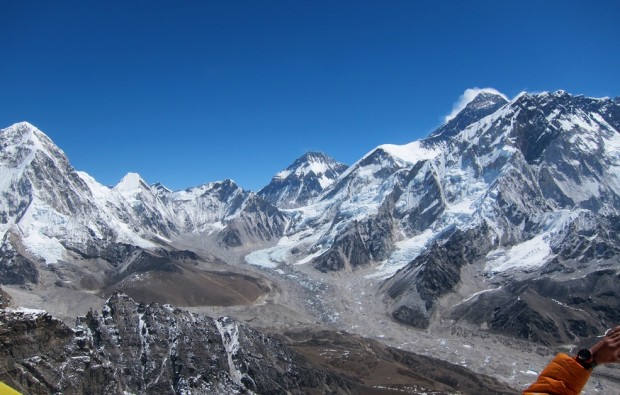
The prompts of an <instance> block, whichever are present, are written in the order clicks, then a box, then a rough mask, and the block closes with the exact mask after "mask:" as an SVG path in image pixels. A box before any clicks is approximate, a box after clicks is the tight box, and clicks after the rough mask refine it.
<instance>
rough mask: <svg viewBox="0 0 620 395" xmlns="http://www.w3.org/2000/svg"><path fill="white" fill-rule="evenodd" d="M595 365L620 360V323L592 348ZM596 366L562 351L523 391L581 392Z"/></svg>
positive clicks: (565, 394)
mask: <svg viewBox="0 0 620 395" xmlns="http://www.w3.org/2000/svg"><path fill="white" fill-rule="evenodd" d="M590 352H591V354H592V359H593V361H592V362H594V364H593V366H596V365H602V364H606V363H616V362H620V326H617V327H615V328H613V329H611V330H610V331H608V332H607V335H606V336H605V337H604V338H603V339H601V340H600V341H599V342H598V343H596V344H595V345H594V346H592V348H590ZM591 371H592V369H587V368H586V367H584V366H582V364H580V363H579V362H578V361H577V359H576V358H574V357H570V356H568V355H566V354H558V355H557V356H556V357H555V358H554V359H553V360H552V361H551V363H549V365H547V367H546V368H545V369H544V370H543V371H542V372H541V373H540V375H539V376H538V379H537V380H536V382H535V383H533V384H532V385H531V386H529V387H528V388H527V389H526V390H525V391H523V395H532V394H562V395H573V394H575V395H576V394H579V393H580V392H581V390H582V389H583V387H584V386H585V385H586V383H587V382H588V379H589V378H590V373H591Z"/></svg>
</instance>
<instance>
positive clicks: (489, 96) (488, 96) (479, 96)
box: [445, 88, 509, 122]
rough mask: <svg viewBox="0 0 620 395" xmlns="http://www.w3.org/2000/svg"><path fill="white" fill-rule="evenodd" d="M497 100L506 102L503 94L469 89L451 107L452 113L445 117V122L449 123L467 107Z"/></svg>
mask: <svg viewBox="0 0 620 395" xmlns="http://www.w3.org/2000/svg"><path fill="white" fill-rule="evenodd" d="M493 99H497V100H500V101H504V102H508V101H509V100H508V97H506V95H504V94H503V93H501V92H499V91H498V90H496V89H493V88H470V89H466V90H465V92H463V94H462V95H461V97H459V99H458V100H457V101H456V103H454V106H453V107H452V112H450V114H449V115H447V116H446V118H445V122H449V121H451V120H452V119H454V118H455V117H456V116H457V115H458V114H459V113H460V112H461V111H463V110H464V109H465V108H466V107H467V106H468V105H471V104H478V105H479V104H481V103H483V102H489V101H493Z"/></svg>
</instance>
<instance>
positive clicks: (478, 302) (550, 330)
mask: <svg viewBox="0 0 620 395" xmlns="http://www.w3.org/2000/svg"><path fill="white" fill-rule="evenodd" d="M619 296H620V274H618V273H616V272H615V271H613V270H600V271H597V272H594V273H592V274H589V275H587V276H585V277H582V278H576V279H572V280H564V281H559V280H555V279H552V278H548V277H545V278H541V279H537V280H533V281H520V282H514V283H511V284H509V285H508V286H506V287H502V288H500V289H497V290H496V291H493V292H487V293H484V294H481V295H480V296H478V297H477V298H476V299H475V300H472V301H471V302H470V303H466V304H463V305H461V306H459V307H458V308H457V309H455V310H454V311H453V314H452V318H455V319H462V318H466V319H467V320H469V321H471V322H474V323H476V324H483V323H486V325H487V326H488V327H489V329H491V330H493V331H496V332H499V333H503V334H507V335H510V336H514V337H518V338H523V339H527V340H531V341H534V342H537V343H541V344H545V345H555V344H562V343H563V344H570V343H571V342H574V341H575V339H584V338H589V337H594V336H597V335H600V334H601V333H604V332H605V330H606V329H607V326H608V325H613V324H612V323H615V322H619V320H620V298H619Z"/></svg>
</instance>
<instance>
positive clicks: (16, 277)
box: [0, 233, 39, 285]
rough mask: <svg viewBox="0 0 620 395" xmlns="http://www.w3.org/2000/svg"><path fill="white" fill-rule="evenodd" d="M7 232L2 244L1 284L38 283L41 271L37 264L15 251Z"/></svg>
mask: <svg viewBox="0 0 620 395" xmlns="http://www.w3.org/2000/svg"><path fill="white" fill-rule="evenodd" d="M9 240H10V233H7V234H6V235H5V237H4V240H3V241H2V245H0V284H7V285H8V284H18V285H23V284H26V283H37V282H38V281H39V272H38V270H37V267H36V265H35V264H34V263H33V262H32V261H30V260H29V259H27V258H25V257H24V256H22V255H21V254H20V253H18V252H17V251H15V248H13V245H12V244H11V242H10V241H9Z"/></svg>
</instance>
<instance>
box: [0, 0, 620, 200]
mask: <svg viewBox="0 0 620 395" xmlns="http://www.w3.org/2000/svg"><path fill="white" fill-rule="evenodd" d="M619 21H620V1H615V0H602V1H600V0H597V1H586V0H583V1H559V0H558V1H545V0H536V1H531V0H519V1H456V0H455V1H441V0H437V1H413V0H410V1H409V0H408V1H398V0H390V1H384V0H377V1H363V0H362V1H338V0H329V1H321V0H317V1H301V0H290V1H278V0H248V1H244V0H234V1H224V0H221V1H172V0H169V1H152V0H149V1H110V0H106V1H78V0H76V1H27V0H0V128H4V127H6V126H9V125H11V124H13V123H15V122H19V121H29V122H31V123H33V124H34V125H36V126H37V127H39V128H40V129H41V130H43V131H44V132H45V133H46V134H48V135H49V136H50V137H51V138H52V139H53V140H54V141H55V142H56V143H57V144H58V145H59V146H60V147H61V148H62V149H63V150H64V151H65V153H66V154H67V156H68V157H69V159H70V161H71V163H72V164H73V166H74V167H75V168H76V169H78V170H83V171H86V172H88V173H89V174H91V175H92V176H94V177H95V178H96V179H97V180H98V181H99V182H101V183H103V184H105V185H110V184H115V183H117V182H118V181H119V180H120V178H121V177H122V176H123V175H124V174H125V173H127V172H129V171H133V172H138V173H140V174H141V175H142V176H143V177H144V178H145V179H146V181H148V182H150V183H154V182H157V181H161V182H162V183H164V184H165V185H167V186H168V187H170V188H172V189H184V188H187V187H190V186H195V185H199V184H202V183H206V182H210V181H218V180H223V179H226V178H231V179H233V180H235V181H236V182H237V183H238V184H239V185H240V186H242V187H243V188H245V189H251V190H258V189H260V188H261V187H262V186H264V185H266V184H267V183H268V182H269V180H270V179H271V177H272V176H273V175H274V174H275V173H277V172H278V171H280V170H282V169H284V168H285V167H287V166H288V165H289V164H290V163H292V162H293V161H294V160H295V159H296V158H297V157H299V156H301V155H302V154H304V153H305V152H306V151H310V150H314V151H322V152H325V153H326V154H328V155H330V156H331V157H333V158H334V159H336V160H338V161H340V162H343V163H346V164H352V163H353V162H355V161H356V160H357V159H359V158H360V157H361V156H363V155H364V154H365V153H366V152H368V151H370V150H371V149H372V148H374V147H376V146H377V145H380V144H384V143H393V144H404V143H408V142H411V141H414V140H417V139H419V138H422V137H424V136H426V135H427V134H428V133H429V132H431V131H432V130H433V129H434V128H435V127H437V126H438V125H439V124H440V123H441V122H442V120H443V117H444V116H445V115H446V114H448V113H450V112H451V110H452V106H453V104H454V103H455V102H456V101H457V100H458V98H459V96H460V95H461V94H462V93H463V91H464V90H465V89H467V88H471V87H481V88H482V87H493V88H495V89H497V90H499V91H501V92H503V93H504V94H506V95H507V96H508V97H510V98H512V97H514V96H515V95H516V94H518V93H519V92H520V91H523V90H527V91H554V90H557V89H564V90H566V91H568V92H571V93H575V94H585V95H588V96H596V97H601V96H610V97H615V96H618V95H620V74H619V72H620V44H619V42H620V41H619V40H620V22H619Z"/></svg>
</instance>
